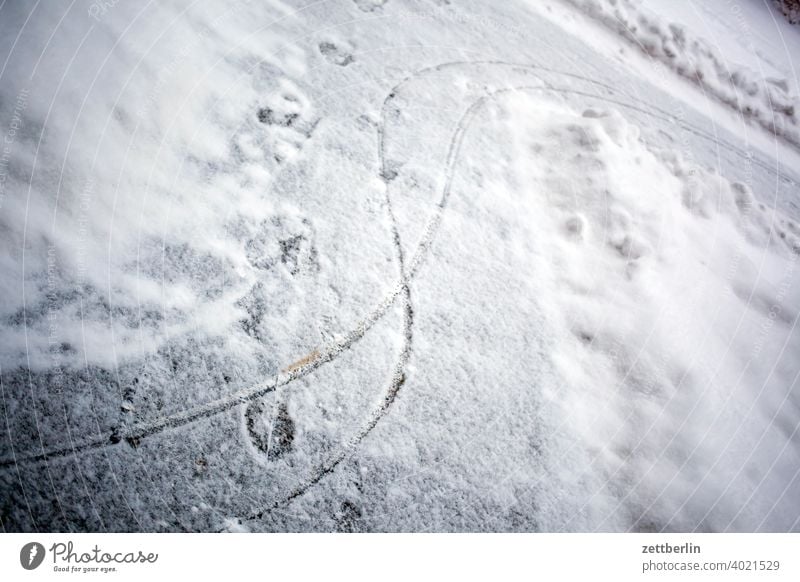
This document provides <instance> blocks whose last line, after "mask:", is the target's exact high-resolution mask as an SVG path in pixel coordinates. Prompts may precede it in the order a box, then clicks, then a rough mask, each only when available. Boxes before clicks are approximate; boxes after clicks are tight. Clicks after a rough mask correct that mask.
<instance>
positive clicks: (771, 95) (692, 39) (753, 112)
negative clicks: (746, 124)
mask: <svg viewBox="0 0 800 582" xmlns="http://www.w3.org/2000/svg"><path fill="white" fill-rule="evenodd" d="M567 1H568V2H569V3H570V4H572V5H574V6H576V7H577V8H579V9H581V10H582V11H584V12H585V13H586V14H588V15H589V16H591V17H592V18H594V19H596V20H597V21H598V22H600V23H602V24H603V25H605V26H606V27H608V28H610V29H611V30H613V31H614V32H616V33H618V34H619V35H621V36H622V37H623V38H625V39H627V40H628V41H630V42H631V43H633V44H634V45H635V46H636V47H637V48H639V49H640V50H641V51H642V52H644V53H645V54H646V55H647V56H649V57H651V58H653V59H655V60H657V61H659V62H661V63H663V64H665V65H667V66H668V67H669V68H670V69H672V70H673V71H675V72H676V73H678V74H679V75H681V76H683V77H685V78H687V79H689V80H690V81H692V82H693V83H697V84H698V85H700V87H702V88H703V90H704V91H706V92H707V94H709V95H712V96H713V97H714V98H716V99H717V100H719V101H721V102H722V103H724V104H725V105H728V106H730V107H733V108H734V109H735V110H736V111H737V112H739V113H740V114H742V115H743V116H745V117H746V118H748V119H751V120H753V121H755V122H756V123H758V124H760V125H761V126H762V127H764V128H766V129H767V130H769V131H770V132H772V133H774V134H775V135H778V136H781V137H783V138H785V139H786V140H788V141H789V142H791V143H792V144H794V145H795V146H800V98H798V96H797V95H795V94H793V93H790V92H789V82H788V81H787V80H786V79H781V78H778V79H774V78H771V77H765V76H764V75H763V74H759V72H757V71H754V70H752V69H750V68H748V67H746V66H744V65H740V64H735V63H732V62H731V61H730V60H729V59H728V58H726V56H725V55H723V54H721V53H720V51H719V50H718V49H717V48H716V47H714V46H712V45H711V44H709V43H708V42H707V41H706V40H705V39H703V38H701V37H698V36H696V35H695V34H693V32H692V31H691V30H690V29H689V28H687V27H686V26H684V25H682V24H678V23H675V22H669V21H667V20H666V19H664V18H663V17H661V16H659V15H658V14H656V13H654V12H652V11H650V10H648V9H647V8H645V7H643V6H641V5H640V4H639V3H638V2H635V1H634V0H567Z"/></svg>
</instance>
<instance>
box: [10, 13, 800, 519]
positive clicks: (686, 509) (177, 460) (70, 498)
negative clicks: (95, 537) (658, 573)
mask: <svg viewBox="0 0 800 582" xmlns="http://www.w3.org/2000/svg"><path fill="white" fill-rule="evenodd" d="M720 1H722V0H720ZM22 4H23V3H10V4H9V3H7V4H3V5H0V46H1V47H2V51H0V62H2V61H5V64H3V65H1V67H2V68H0V78H2V83H0V132H2V134H3V136H4V137H3V138H2V139H3V140H4V142H3V145H4V149H1V150H0V241H1V244H0V270H1V271H0V272H1V273H2V277H0V289H1V290H2V292H0V329H2V341H0V406H1V409H0V413H1V414H2V425H3V431H2V437H0V491H2V494H1V495H0V524H1V525H2V527H3V530H4V531H30V532H33V531H147V532H149V531H339V532H352V531H413V532H423V531H782V532H783V531H798V530H800V504H798V499H800V447H799V446H798V445H800V434H798V427H800V392H798V385H799V384H798V378H799V377H800V358H798V354H800V334H798V332H797V323H798V318H800V265H798V262H799V259H800V206H799V203H798V194H799V193H800V191H799V190H798V188H800V186H798V184H799V181H800V171H798V168H800V165H798V160H800V152H798V151H797V148H796V147H795V146H797V145H800V137H799V136H800V132H798V126H797V118H796V113H795V112H794V109H793V107H794V105H795V104H796V98H795V97H793V96H792V95H794V94H796V92H795V86H794V85H793V82H792V81H791V80H789V77H788V75H790V72H786V73H785V77H783V80H778V77H777V76H775V75H779V74H780V73H781V71H787V67H788V66H789V65H791V63H789V62H788V61H786V60H781V59H782V58H783V57H775V58H774V59H773V60H771V61H770V63H772V64H768V65H764V66H769V67H772V68H771V69H770V73H769V74H770V80H769V81H768V82H761V80H760V77H759V76H758V75H757V74H756V73H751V72H750V71H749V70H748V69H746V68H745V67H744V66H743V65H742V66H741V68H733V67H734V64H733V63H731V62H726V61H724V60H719V59H718V57H719V55H718V54H717V53H716V52H715V50H716V49H714V48H713V45H712V44H710V43H706V42H705V41H703V39H702V38H701V37H699V36H695V35H696V34H699V33H696V32H692V31H691V30H689V29H688V28H686V27H679V26H678V25H669V24H663V23H665V22H668V21H669V20H667V19H670V18H673V16H674V15H671V14H665V15H663V17H658V16H656V15H655V14H652V13H651V12H646V11H645V9H644V8H643V7H641V6H638V5H634V4H633V3H630V2H628V1H627V0H618V1H617V2H608V3H601V2H594V1H592V2H589V1H585V2H584V1H582V0H570V3H569V5H567V4H565V3H562V2H552V3H551V2H545V3H533V2H527V1H524V0H519V1H516V0H515V1H509V2H503V3H496V2H489V1H483V0H471V1H466V0H464V1H456V0H453V1H446V0H443V1H437V0H406V1H403V0H380V1H378V0H327V1H322V2H311V3H303V2H290V1H288V0H287V1H279V0H269V1H268V2H251V1H248V0H234V1H233V2H231V3H224V4H223V3H202V4H201V3H197V2H191V1H189V0H185V1H183V0H175V1H173V2H167V3H160V4H159V5H158V6H155V7H153V6H149V5H147V6H145V5H139V4H136V3H116V4H114V5H113V6H112V5H110V4H108V3H106V4H91V3H89V4H86V5H85V6H82V7H81V8H80V9H78V8H75V9H67V8H64V7H60V8H54V7H49V8H48V7H40V8H31V7H25V6H23V5H22ZM574 5H579V6H580V7H581V8H582V9H583V10H584V11H586V12H587V13H589V14H590V15H591V16H592V17H593V19H594V20H600V21H601V22H602V23H603V24H604V25H606V26H607V27H608V26H611V27H612V28H613V30H614V34H613V35H608V34H607V33H608V31H607V30H605V31H604V34H607V36H606V37H603V38H600V37H597V36H595V35H596V34H597V30H600V27H597V26H596V25H595V24H594V23H593V19H592V18H586V17H585V14H583V13H582V12H579V11H576V10H574V7H573V6H574ZM649 6H650V7H651V8H652V5H649ZM753 10H755V8H754V9H753ZM770 14H771V13H770ZM770 18H771V17H770ZM753 22H756V21H753ZM758 22H759V23H761V24H760V26H761V28H759V29H758V32H759V35H760V36H759V38H766V37H767V36H769V34H768V33H769V30H768V28H767V26H768V24H765V23H768V22H771V20H769V19H765V20H764V21H763V23H762V21H758ZM612 24H613V26H612ZM784 24H785V25H787V26H788V24H787V23H785V22H783V24H782V25H784ZM795 29H796V27H794V28H791V27H789V29H788V30H785V29H781V30H782V31H783V32H784V33H785V34H786V38H785V41H786V43H787V44H788V45H791V46H794V45H792V43H795V42H800V41H798V40H797V39H796V38H794V37H792V36H790V32H789V31H794V32H793V34H797V35H800V29H797V30H795ZM676 31H677V32H676ZM617 33H619V34H617ZM676 39H679V40H676ZM631 41H633V42H635V43H636V44H637V45H638V46H643V47H650V48H646V53H647V54H648V55H649V56H650V57H652V58H653V59H655V60H659V61H661V62H663V63H666V64H669V65H670V67H672V68H674V72H673V71H667V70H665V71H661V72H659V73H658V75H650V74H649V73H647V71H645V70H644V69H643V68H642V63H641V62H640V61H638V60H636V59H640V58H641V56H642V55H640V54H638V51H631V50H630V43H631ZM676 43H677V44H676ZM672 44H675V46H676V48H675V50H674V51H673V50H672V48H670V47H671V46H672ZM771 50H772V49H770V48H769V46H768V45H762V46H761V47H760V54H761V55H769V54H772V53H771V52H770V51H771ZM759 58H761V57H759ZM715 59H717V60H715ZM759 62H761V61H759ZM699 71H702V72H703V73H702V75H701V76H702V79H700V80H701V82H700V84H699V85H688V84H687V86H686V87H679V88H677V89H676V88H675V86H673V85H674V84H678V83H682V80H681V75H682V76H683V77H687V76H688V77H690V78H692V79H694V80H697V79H699V78H700V77H698V74H697V73H698V72H699ZM732 71H735V72H736V74H732ZM734 77H735V79H734ZM730 105H733V106H734V108H731V107H730ZM753 120H755V121H756V122H757V123H751V121H753Z"/></svg>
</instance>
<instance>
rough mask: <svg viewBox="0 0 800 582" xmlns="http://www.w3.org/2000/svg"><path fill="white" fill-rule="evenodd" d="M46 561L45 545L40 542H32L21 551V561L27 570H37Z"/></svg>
mask: <svg viewBox="0 0 800 582" xmlns="http://www.w3.org/2000/svg"><path fill="white" fill-rule="evenodd" d="M43 561H44V546H43V545H42V544H40V543H39V542H30V543H27V544H25V545H24V546H22V549H21V550H20V551H19V563H20V564H22V567H23V568H25V569H26V570H35V569H36V568H38V567H39V566H40V565H41V563H42V562H43Z"/></svg>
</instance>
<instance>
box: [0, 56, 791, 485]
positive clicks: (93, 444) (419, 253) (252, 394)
mask: <svg viewBox="0 0 800 582" xmlns="http://www.w3.org/2000/svg"><path fill="white" fill-rule="evenodd" d="M477 65H482V66H490V67H505V68H511V69H516V70H519V71H525V72H530V73H533V72H535V71H544V72H547V73H551V74H555V75H561V76H566V77H569V78H573V79H576V80H580V81H582V82H586V83H589V84H591V85H594V86H596V87H599V88H601V89H604V90H606V91H609V92H611V93H612V94H617V93H618V91H617V90H616V89H614V88H613V87H611V86H609V85H607V84H605V83H602V82H600V81H596V80H594V79H589V78H586V77H583V76H581V75H577V74H574V73H569V72H564V71H558V70H555V69H550V68H548V67H543V66H540V65H533V64H527V63H513V62H506V61H497V60H486V61H451V62H447V63H441V64H438V65H435V66H431V67H426V68H423V69H421V70H419V71H416V72H415V73H412V74H411V75H409V76H407V77H406V78H404V79H403V80H401V81H400V82H399V83H398V84H396V85H395V86H394V87H393V88H392V89H391V91H390V92H389V93H388V95H387V97H386V98H385V100H384V102H383V108H382V123H381V126H380V127H379V161H380V166H381V178H382V179H383V180H384V182H385V183H386V185H387V193H386V204H387V207H388V212H389V215H390V219H391V223H392V233H391V234H392V236H393V240H394V246H395V249H396V253H397V258H398V264H399V266H400V277H399V280H398V281H397V282H396V284H395V285H394V286H393V287H392V288H391V290H390V291H389V292H388V293H387V295H386V296H385V297H384V298H383V300H382V301H380V302H379V303H378V304H377V305H376V306H375V307H373V309H372V310H371V311H370V312H369V313H368V315H367V316H366V317H365V318H364V319H362V320H361V321H360V322H359V323H358V324H357V325H356V326H355V327H354V328H353V329H351V330H350V331H349V332H347V333H346V334H345V336H344V338H343V339H341V340H339V341H334V342H331V343H329V344H327V345H326V346H324V347H323V348H321V349H319V350H318V353H319V355H318V356H317V357H315V358H312V359H311V360H310V361H308V362H307V363H304V364H302V365H300V366H297V367H292V368H290V369H287V370H286V371H284V372H282V373H279V374H276V375H274V376H272V377H270V378H268V379H266V380H265V381H263V382H260V383H258V384H256V385H254V386H251V387H248V388H244V389H242V390H239V391H237V392H235V393H233V394H229V395H227V396H224V397H221V398H219V399H216V400H213V401H211V402H208V403H206V404H203V405H200V406H197V407H195V408H191V409H188V410H184V411H181V412H178V413H175V414H172V415H169V416H163V417H159V418H156V419H153V420H150V421H145V422H138V423H134V424H132V425H131V426H130V427H128V428H127V430H125V431H115V430H114V429H109V430H108V431H107V432H105V433H102V434H98V435H96V436H94V437H92V438H89V439H87V440H84V441H81V442H77V443H75V442H71V443H70V444H69V445H64V446H60V447H54V448H50V449H45V448H44V447H42V449H41V450H40V451H32V452H30V453H21V454H18V455H16V458H15V457H14V456H12V457H6V458H3V459H0V470H5V469H8V468H9V467H13V466H15V465H17V464H21V463H37V462H42V461H48V460H57V459H62V458H68V457H72V456H74V455H78V454H81V453H83V452H88V451H93V450H98V449H103V448H107V447H112V446H118V445H119V444H120V443H121V442H123V441H124V442H126V443H127V444H129V445H130V446H132V447H136V446H138V445H139V444H140V442H141V441H142V439H144V438H146V437H149V436H152V435H155V434H158V433H161V432H164V431H168V430H173V429H177V428H180V427H182V426H186V425H188V424H192V423H194V422H196V421H198V420H201V419H203V418H208V417H210V416H214V415H217V414H221V413H223V412H225V411H228V410H231V409H233V408H235V407H237V406H239V405H241V404H247V403H249V402H251V401H253V400H255V399H257V398H260V397H263V396H264V395H266V394H268V393H270V392H272V391H274V390H276V389H277V388H280V387H283V386H286V385H288V384H290V383H292V382H293V381H295V380H298V379H300V378H303V377H305V376H307V375H309V374H310V373H312V372H313V371H315V370H316V369H318V368H320V367H321V366H323V365H325V364H326V363H328V362H331V361H333V360H335V359H336V358H337V357H338V356H339V355H340V354H341V353H342V352H344V351H345V350H347V349H349V348H350V347H352V346H353V345H354V344H355V343H356V342H358V340H360V339H361V338H362V337H364V335H365V334H366V333H367V332H368V331H369V330H370V329H371V328H372V327H373V326H374V325H375V324H376V323H377V322H378V321H380V320H381V319H382V318H383V316H385V315H386V313H387V312H388V311H389V309H390V308H391V307H392V305H393V304H394V303H395V301H396V300H397V298H398V297H400V296H402V302H403V309H404V337H405V340H404V347H403V351H402V353H401V356H400V358H399V360H398V363H397V365H396V368H395V379H393V380H392V382H391V383H390V385H389V387H388V388H387V391H386V394H385V396H384V402H385V401H386V400H387V399H388V401H389V405H388V406H391V403H392V402H393V401H394V398H395V397H396V395H397V392H398V391H399V389H400V387H401V386H402V382H399V383H397V382H396V378H397V377H399V376H398V370H399V371H400V376H403V374H402V369H403V367H404V366H405V362H404V361H403V360H404V359H405V360H406V361H407V359H408V356H409V354H410V337H411V327H410V326H411V325H412V322H413V308H412V304H411V291H410V282H411V280H413V278H414V276H415V275H416V273H417V272H418V270H419V268H420V266H421V265H422V263H423V261H424V258H425V255H426V254H427V252H428V250H429V248H430V245H431V243H432V242H433V238H434V237H435V234H436V230H437V229H438V227H439V224H440V221H441V217H442V212H443V209H444V206H445V205H446V203H447V199H448V197H449V195H450V189H451V183H452V177H453V176H452V169H453V167H454V164H455V161H456V158H457V156H458V151H459V150H460V147H461V140H462V139H463V135H464V131H465V129H466V126H467V125H468V124H469V122H470V121H471V119H472V117H473V116H474V114H475V112H476V111H477V109H479V108H480V106H481V105H483V104H484V103H485V102H486V100H487V99H489V98H492V99H493V98H495V97H497V96H499V95H501V94H503V93H508V92H510V91H523V90H539V91H550V92H552V93H557V94H573V95H579V96H584V97H589V98H592V99H597V100H600V101H604V102H607V103H611V104H613V105H616V106H619V107H623V108H625V109H630V110H633V111H637V112H639V113H642V114H645V115H648V116H650V117H653V118H654V119H659V120H661V121H665V122H668V123H673V124H676V125H679V126H680V127H682V128H683V129H685V130H686V131H688V132H690V133H692V134H693V135H695V136H697V137H700V138H702V139H705V140H708V141H712V142H713V143H714V144H716V145H721V146H722V147H724V148H725V149H728V150H729V151H731V152H733V153H735V154H737V155H739V156H742V157H746V158H749V159H750V160H751V162H753V163H754V164H755V165H758V166H759V167H761V168H762V169H765V170H767V171H769V172H772V173H775V174H776V175H777V176H778V177H779V178H781V179H783V180H785V181H791V180H789V179H788V178H786V177H785V175H784V174H782V173H780V172H779V171H777V170H776V168H774V167H772V166H770V165H769V164H766V163H764V162H762V161H761V160H760V159H759V158H757V157H755V156H754V155H752V152H747V151H744V150H742V149H741V148H739V147H738V146H735V145H734V144H731V143H729V142H727V141H725V140H721V139H719V138H718V137H716V136H713V135H712V134H709V133H708V132H706V131H704V130H702V129H700V128H697V127H695V126H692V125H690V124H688V123H686V122H683V121H682V120H681V119H679V118H678V117H676V116H674V115H672V114H670V113H669V112H667V111H664V110H663V109H660V108H658V107H657V106H654V105H651V104H649V103H646V102H644V101H642V100H641V99H638V98H636V97H634V96H631V95H624V96H625V97H627V98H630V99H631V100H632V101H633V102H634V103H636V104H632V103H629V102H626V101H621V100H619V99H614V98H611V97H607V96H604V95H600V94H595V93H591V92H588V91H580V90H577V89H570V88H559V87H553V86H550V85H547V84H545V85H544V86H535V87H534V86H518V87H508V88H503V89H499V90H497V91H495V92H493V93H491V94H489V95H485V96H483V97H481V98H479V99H478V100H477V101H475V102H474V103H473V104H472V105H471V106H470V107H469V108H468V109H467V111H466V112H465V113H464V114H463V116H462V117H461V119H460V121H459V124H458V125H457V129H456V130H455V132H454V135H453V138H452V139H451V142H450V145H449V148H448V157H447V162H446V167H447V168H448V171H447V173H446V182H445V186H444V187H443V191H442V194H441V197H440V200H439V201H438V203H437V208H436V210H435V212H434V215H433V216H432V218H431V219H430V220H429V222H428V224H427V226H426V229H425V231H424V234H423V236H422V238H421V239H420V242H419V243H418V246H417V248H416V250H415V252H414V255H413V256H412V258H411V261H410V263H406V261H405V258H404V257H403V250H402V246H401V244H400V242H401V239H400V235H399V231H398V229H397V221H396V219H395V216H394V212H393V210H392V206H391V198H390V195H389V183H390V182H391V178H389V171H390V169H389V168H388V167H387V164H386V159H385V113H386V108H387V106H388V104H389V103H390V102H391V101H392V100H393V99H394V98H395V97H396V96H397V92H398V91H399V90H400V89H402V87H403V86H404V85H406V84H407V83H409V82H411V81H414V80H417V79H419V78H421V77H423V76H425V75H428V74H430V73H433V72H441V71H444V70H447V69H451V68H458V67H475V66H477ZM639 105H642V106H639ZM653 111H657V112H658V113H659V114H660V115H659V114H655V113H653ZM407 352H408V353H407ZM301 361H302V360H301ZM388 406H386V407H384V405H383V404H382V405H381V406H379V407H378V408H377V409H376V411H374V413H373V416H371V417H370V419H369V420H368V421H367V423H366V424H365V425H364V426H365V427H370V428H369V429H368V430H366V432H364V429H363V428H362V430H361V431H360V432H359V433H358V435H362V433H363V435H362V436H360V437H359V436H357V437H356V438H355V440H356V445H357V444H358V442H360V441H361V440H363V438H364V437H365V436H366V435H367V434H368V433H369V431H371V430H372V427H374V426H375V424H377V422H378V421H379V420H380V418H381V417H382V415H383V414H385V413H386V410H388ZM384 408H386V410H384ZM381 410H383V412H382V413H380V415H379V416H378V417H377V420H374V419H375V418H376V417H375V414H377V413H378V411H381ZM373 420H374V422H373ZM352 442H353V441H351V444H350V445H348V446H347V447H346V448H347V449H349V448H351V446H352ZM336 458H337V459H338V456H337V457H336ZM341 460H342V459H339V460H338V461H335V463H334V464H333V467H331V468H330V469H329V470H325V467H328V466H330V465H331V463H328V464H327V465H325V467H323V469H321V472H322V473H323V474H321V475H320V476H319V477H315V479H316V480H315V481H314V482H318V481H319V480H320V479H321V478H322V476H324V474H327V473H328V472H330V471H331V470H333V468H335V466H336V465H338V464H339V463H340V462H341ZM305 490H307V487H306V488H305V489H303V491H302V492H304V491H305ZM302 492H299V493H297V495H295V497H296V496H298V495H301V494H302Z"/></svg>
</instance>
